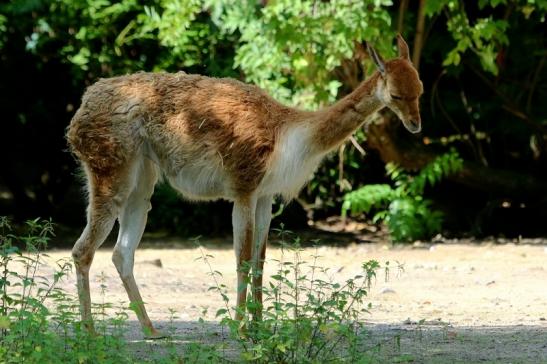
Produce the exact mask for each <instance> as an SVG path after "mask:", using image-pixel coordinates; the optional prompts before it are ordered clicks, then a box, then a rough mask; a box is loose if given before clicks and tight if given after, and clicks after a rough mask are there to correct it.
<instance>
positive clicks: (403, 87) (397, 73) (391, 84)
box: [367, 35, 424, 133]
mask: <svg viewBox="0 0 547 364" xmlns="http://www.w3.org/2000/svg"><path fill="white" fill-rule="evenodd" d="M397 46H398V48H399V58H395V59H392V60H389V61H384V60H383V58H382V57H381V56H380V55H379V54H378V53H377V52H376V50H375V49H374V48H372V47H371V46H370V45H369V44H368V43H367V50H368V53H369V55H370V57H371V58H372V60H373V61H374V63H375V64H376V67H378V71H379V72H380V76H381V80H380V82H379V83H378V86H379V87H378V88H377V91H376V94H377V96H378V97H379V98H380V100H381V101H382V102H383V103H384V105H385V106H387V107H389V108H390V109H391V110H392V111H393V112H394V113H395V114H397V116H398V117H399V119H401V121H402V122H403V125H404V126H405V128H406V129H407V130H408V131H410V132H411V133H418V132H420V130H422V126H421V118H420V105H419V102H418V101H419V99H420V96H421V95H422V93H423V91H424V89H423V85H422V81H420V76H419V75H418V71H416V69H415V68H414V66H413V65H412V63H411V62H410V55H409V50H408V45H407V44H406V42H405V40H404V39H403V37H401V36H400V35H398V36H397Z"/></svg>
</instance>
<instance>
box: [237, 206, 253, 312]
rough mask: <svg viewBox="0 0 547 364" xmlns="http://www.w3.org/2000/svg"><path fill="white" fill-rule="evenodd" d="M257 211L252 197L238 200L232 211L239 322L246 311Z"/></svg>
mask: <svg viewBox="0 0 547 364" xmlns="http://www.w3.org/2000/svg"><path fill="white" fill-rule="evenodd" d="M255 210H256V198H255V197H252V196H251V197H245V198H241V199H239V200H236V201H235V202H234V209H233V211H232V225H233V229H234V250H235V253H236V261H237V309H238V312H237V313H236V319H237V320H241V319H242V318H243V312H244V311H245V300H246V297H247V283H248V277H249V270H250V269H251V257H252V250H253V239H254V227H255Z"/></svg>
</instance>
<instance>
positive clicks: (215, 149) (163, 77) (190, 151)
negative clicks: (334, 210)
mask: <svg viewBox="0 0 547 364" xmlns="http://www.w3.org/2000/svg"><path fill="white" fill-rule="evenodd" d="M301 114H302V112H299V111H297V110H294V109H291V108H288V107H286V106H283V105H281V104H279V103H278V102H277V101H275V100H273V99H272V98H271V97H269V96H268V95H267V94H265V93H264V91H262V90H261V89H260V88H258V87H256V86H253V85H249V84H244V83H242V82H239V81H236V80H233V79H215V78H209V77H205V76H199V75H187V74H185V73H183V72H179V73H176V74H169V73H137V74H133V75H128V76H121V77H115V78H109V79H101V80H100V81H98V82H97V83H95V84H94V85H92V86H91V87H89V89H88V90H87V91H86V93H85V94H84V96H83V99H82V106H81V107H80V109H79V110H78V111H77V113H76V115H75V116H74V118H73V119H72V122H71V124H70V128H69V131H68V141H69V144H70V146H71V148H72V150H73V152H74V154H75V155H76V156H77V157H78V158H79V159H80V160H81V161H83V162H84V163H85V164H86V165H87V166H88V167H89V168H90V169H91V170H92V172H93V173H94V174H97V175H100V176H101V177H104V176H110V175H115V174H116V171H118V170H119V169H120V168H122V167H123V166H124V165H125V164H126V163H128V161H129V160H131V159H132V157H133V156H134V154H135V153H136V152H137V150H138V149H139V147H140V146H141V145H142V144H143V143H144V142H145V141H147V142H149V143H150V146H151V148H152V150H153V152H154V153H155V155H156V156H157V157H158V159H159V162H160V165H161V168H162V170H164V171H166V173H167V174H176V171H177V170H178V169H180V167H181V166H182V165H184V164H186V163H192V161H195V160H197V159H199V158H201V157H202V156H203V155H211V154H214V155H216V156H217V157H218V158H217V161H218V163H220V164H221V166H222V168H224V169H225V170H226V171H227V172H228V174H229V176H230V178H231V179H232V183H233V188H234V190H235V192H236V193H237V194H238V195H240V194H241V195H243V194H250V193H251V192H252V191H254V190H255V189H256V187H257V186H258V183H259V182H260V180H261V179H262V177H263V176H264V173H265V171H266V168H267V163H268V159H269V157H270V156H271V153H272V151H273V149H274V146H275V141H276V137H277V134H278V131H279V128H280V126H281V125H284V124H287V123H291V122H295V121H296V120H297V119H298V116H299V115H301Z"/></svg>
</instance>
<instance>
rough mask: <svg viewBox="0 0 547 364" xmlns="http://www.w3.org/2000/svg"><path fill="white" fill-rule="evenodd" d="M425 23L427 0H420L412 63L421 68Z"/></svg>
mask: <svg viewBox="0 0 547 364" xmlns="http://www.w3.org/2000/svg"><path fill="white" fill-rule="evenodd" d="M424 25H425V0H420V7H419V9H418V19H417V20H416V35H415V36H414V49H413V52H412V63H413V64H414V67H416V69H420V57H421V55H422V47H423V41H424Z"/></svg>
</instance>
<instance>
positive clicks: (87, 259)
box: [72, 240, 94, 269]
mask: <svg viewBox="0 0 547 364" xmlns="http://www.w3.org/2000/svg"><path fill="white" fill-rule="evenodd" d="M93 255H94V251H93V249H92V247H89V245H88V244H85V243H84V242H82V241H81V240H79V241H78V242H76V244H75V245H74V248H72V259H73V260H74V264H75V265H76V268H77V269H89V266H90V265H91V262H92V261H93Z"/></svg>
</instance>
